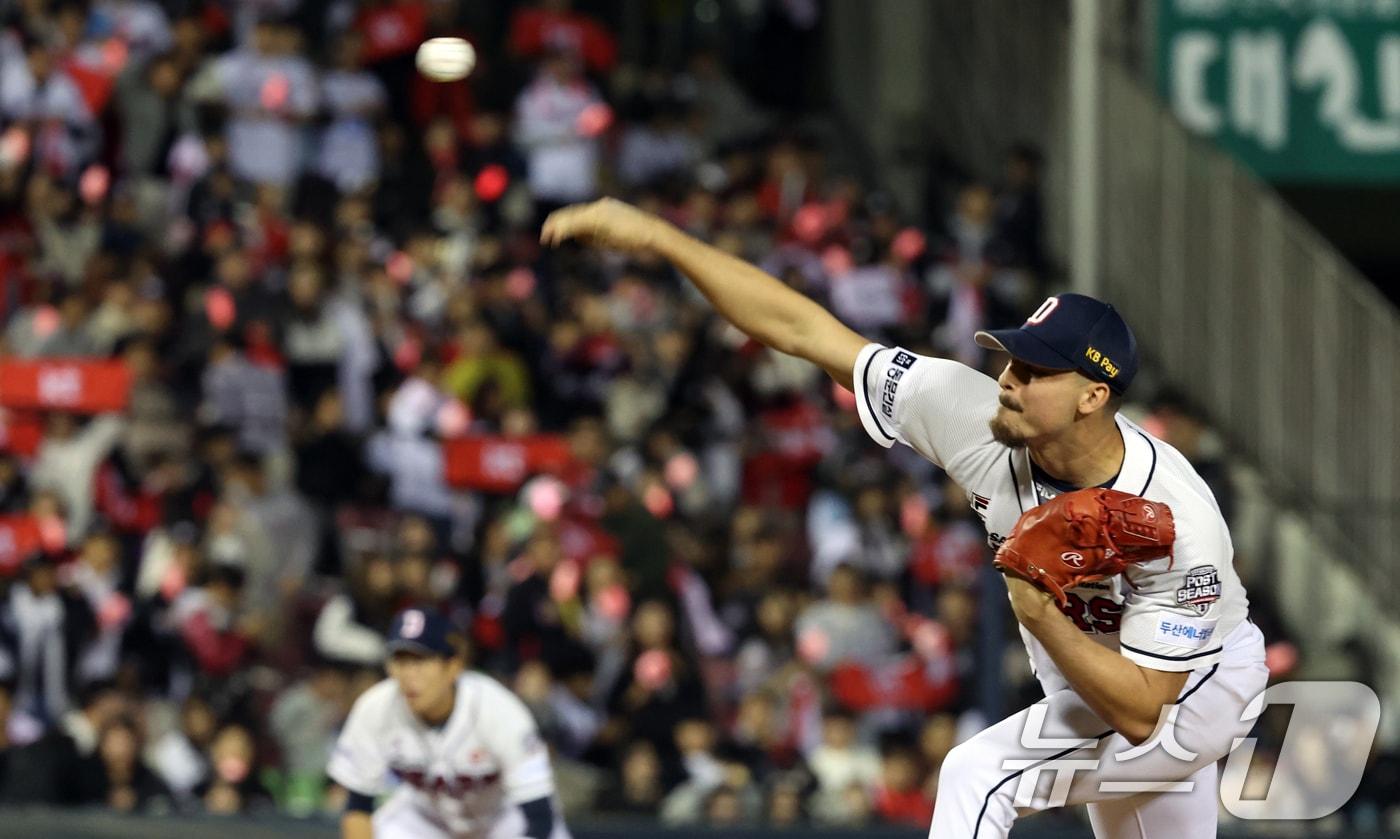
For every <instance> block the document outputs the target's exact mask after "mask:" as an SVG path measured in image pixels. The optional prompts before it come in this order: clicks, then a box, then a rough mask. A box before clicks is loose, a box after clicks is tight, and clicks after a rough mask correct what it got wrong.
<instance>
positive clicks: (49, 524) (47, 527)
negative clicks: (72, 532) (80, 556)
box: [39, 516, 68, 553]
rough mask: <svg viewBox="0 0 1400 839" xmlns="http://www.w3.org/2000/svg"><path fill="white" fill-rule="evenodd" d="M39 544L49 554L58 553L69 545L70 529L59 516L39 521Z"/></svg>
mask: <svg viewBox="0 0 1400 839" xmlns="http://www.w3.org/2000/svg"><path fill="white" fill-rule="evenodd" d="M39 543H40V544H41V545H43V547H44V550H45V551H47V552H49V553H58V552H59V551H61V550H63V546H64V545H66V544H68V527H67V526H66V525H65V524H64V523H63V519H61V518H59V517H58V516H44V517H43V518H41V519H39Z"/></svg>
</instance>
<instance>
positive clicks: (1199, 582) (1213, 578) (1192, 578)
mask: <svg viewBox="0 0 1400 839" xmlns="http://www.w3.org/2000/svg"><path fill="white" fill-rule="evenodd" d="M1219 599H1220V572H1218V571H1216V570H1215V566H1214V565H1198V566H1196V567H1195V568H1192V569H1191V570H1190V571H1187V572H1186V579H1185V581H1183V582H1182V584H1181V587H1180V588H1178V589H1177V590H1176V603H1177V605H1178V606H1190V607H1191V608H1192V609H1195V610H1196V611H1197V612H1198V613H1200V614H1202V615H1204V614H1205V613H1206V612H1207V611H1209V610H1210V604H1212V603H1214V602H1215V601H1217V600H1219Z"/></svg>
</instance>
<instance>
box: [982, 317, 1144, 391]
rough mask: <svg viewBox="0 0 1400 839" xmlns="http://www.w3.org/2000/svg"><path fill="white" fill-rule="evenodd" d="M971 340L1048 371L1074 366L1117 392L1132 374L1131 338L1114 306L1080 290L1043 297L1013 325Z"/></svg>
mask: <svg viewBox="0 0 1400 839" xmlns="http://www.w3.org/2000/svg"><path fill="white" fill-rule="evenodd" d="M977 344H978V345H979V346H983V347H986V348H987V349H990V350H1003V351H1005V352H1008V353H1010V354H1011V357H1012V358H1017V359H1020V360H1021V361H1024V362H1027V363H1029V364H1034V365H1035V366H1037V367H1047V368H1049V369H1051V370H1078V371H1080V372H1082V373H1083V374H1084V375H1086V376H1088V377H1089V378H1091V379H1093V380H1095V381H1098V382H1103V383H1104V384H1106V385H1108V386H1109V388H1110V389H1111V390H1112V391H1113V392H1114V393H1122V392H1123V391H1125V390H1127V389H1128V385H1129V384H1131V383H1132V381H1133V376H1135V375H1137V369H1138V354H1137V339H1136V338H1134V337H1133V331H1132V330H1131V329H1129V328H1128V324H1127V322H1126V321H1124V320H1123V316H1122V315H1120V314H1118V310H1117V309H1115V308H1113V307H1112V306H1110V305H1109V304H1107V303H1105V302H1103V301H1102V300H1095V299H1094V298H1092V297H1088V296H1086V295H1083V294H1060V295H1056V296H1055V297H1049V298H1046V300H1045V302H1044V303H1041V304H1040V308H1038V309H1036V310H1035V312H1034V313H1033V314H1032V315H1031V316H1030V317H1029V318H1027V319H1026V322H1025V323H1023V324H1021V326H1020V328H1019V329H991V330H986V331H983V332H978V333H977Z"/></svg>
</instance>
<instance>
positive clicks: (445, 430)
mask: <svg viewBox="0 0 1400 839" xmlns="http://www.w3.org/2000/svg"><path fill="white" fill-rule="evenodd" d="M435 419H436V422H437V430H438V436H439V437H442V438H444V439H450V438H453V437H461V436H462V435H463V434H466V433H467V427H468V426H469V425H471V422H472V413H471V411H470V410H469V409H468V408H467V406H466V405H464V404H463V403H462V401H461V400H460V399H449V400H447V401H446V402H444V403H442V406H441V407H440V408H438V410H437V416H436V418H435Z"/></svg>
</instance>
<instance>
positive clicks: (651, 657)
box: [632, 650, 671, 690]
mask: <svg viewBox="0 0 1400 839" xmlns="http://www.w3.org/2000/svg"><path fill="white" fill-rule="evenodd" d="M632 677H633V678H634V679H636V680H637V684H639V685H641V686H642V687H645V688H647V689H648V690H656V689H657V688H659V687H661V686H662V685H664V684H666V682H667V680H669V679H670V678H671V657H670V656H669V655H667V654H666V653H665V652H664V651H662V650H647V651H646V652H644V653H642V654H641V655H639V656H637V663H636V665H635V666H634V667H633V669H632Z"/></svg>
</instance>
